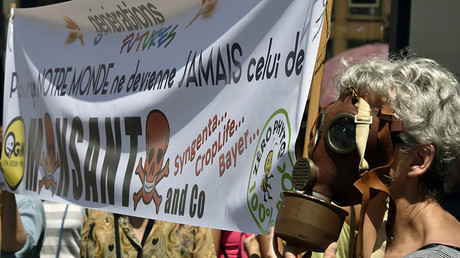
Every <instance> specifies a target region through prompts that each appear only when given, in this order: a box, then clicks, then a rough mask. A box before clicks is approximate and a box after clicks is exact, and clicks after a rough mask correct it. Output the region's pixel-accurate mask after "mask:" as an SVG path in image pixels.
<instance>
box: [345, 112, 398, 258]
mask: <svg viewBox="0 0 460 258" xmlns="http://www.w3.org/2000/svg"><path fill="white" fill-rule="evenodd" d="M378 116H379V118H380V121H385V122H386V123H385V125H384V126H383V128H382V129H381V130H380V131H379V132H378V140H379V143H380V144H381V150H382V152H383V153H382V154H383V156H384V159H385V160H386V161H387V162H386V164H385V165H383V166H381V167H377V168H374V169H372V170H370V171H366V172H364V173H362V174H361V178H360V179H359V180H357V181H356V182H355V184H354V185H355V187H356V188H358V190H359V191H360V192H361V193H362V195H363V196H362V204H361V205H362V207H361V212H360V218H364V217H365V214H366V210H367V208H368V205H369V201H370V199H371V189H374V190H377V191H381V192H385V193H386V194H387V195H388V197H389V198H390V208H389V216H388V221H387V233H388V231H389V230H388V229H391V228H392V223H393V220H392V218H393V217H394V216H393V215H394V214H395V212H396V206H395V203H394V200H393V197H392V196H391V194H390V191H389V187H388V186H387V185H388V184H389V181H388V178H389V177H388V176H387V173H388V171H389V169H390V167H391V165H392V164H393V154H394V153H393V142H392V139H391V133H395V132H401V131H402V121H400V120H396V119H394V117H393V109H391V108H389V107H387V106H383V107H382V108H381V109H380V111H379V114H378ZM390 127H393V128H390ZM384 182H385V183H384ZM363 227H364V219H361V220H360V223H359V233H358V250H357V253H358V254H359V255H360V256H361V257H362V256H363V253H362V252H363V233H362V232H363Z"/></svg>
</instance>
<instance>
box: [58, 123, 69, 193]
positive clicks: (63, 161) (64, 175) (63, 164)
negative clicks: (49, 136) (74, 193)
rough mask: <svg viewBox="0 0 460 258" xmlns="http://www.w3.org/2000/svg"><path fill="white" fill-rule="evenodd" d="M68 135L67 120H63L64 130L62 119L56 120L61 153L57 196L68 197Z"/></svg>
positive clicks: (59, 151)
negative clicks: (66, 139) (66, 137)
mask: <svg viewBox="0 0 460 258" xmlns="http://www.w3.org/2000/svg"><path fill="white" fill-rule="evenodd" d="M66 133H67V118H64V119H62V130H61V119H59V118H57V119H56V139H57V147H58V153H59V165H60V168H61V170H60V173H59V186H58V189H57V193H56V194H57V195H59V196H65V197H67V195H68V192H69V163H68V162H67V153H66V146H65V143H66V141H65V136H66ZM63 186H64V192H63V193H61V191H62V187H63Z"/></svg>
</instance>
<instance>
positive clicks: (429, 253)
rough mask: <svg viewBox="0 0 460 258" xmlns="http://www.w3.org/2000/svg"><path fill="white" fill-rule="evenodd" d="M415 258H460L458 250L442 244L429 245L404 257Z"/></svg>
mask: <svg viewBox="0 0 460 258" xmlns="http://www.w3.org/2000/svg"><path fill="white" fill-rule="evenodd" d="M415 257H435V258H436V257H440V258H441V257H442V258H445V257H460V248H459V247H454V246H449V245H443V244H429V245H426V246H424V247H422V248H420V249H418V250H417V251H415V252H413V253H411V254H409V255H407V256H406V258H415Z"/></svg>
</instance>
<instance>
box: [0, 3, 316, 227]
mask: <svg viewBox="0 0 460 258" xmlns="http://www.w3.org/2000/svg"><path fill="white" fill-rule="evenodd" d="M324 6H325V1H313V0H310V1H308V0H291V1H279V0H264V1H256V0H251V1H247V0H207V1H201V0H174V1H173V0H153V1H147V0H136V1H133V0H131V1H126V0H125V1H113V0H98V1H94V0H76V1H71V2H65V3H62V4H57V5H51V6H46V7H40V8H31V9H16V10H14V12H13V13H12V19H11V21H10V25H9V31H8V32H9V33H8V41H7V49H6V54H7V59H6V71H5V90H4V109H3V117H4V119H3V127H4V134H3V139H4V143H3V146H2V170H3V173H1V176H0V177H1V178H0V180H1V181H0V182H1V184H2V188H3V189H5V190H8V191H14V192H16V193H20V194H24V195H28V196H33V197H36V198H40V199H46V200H52V201H58V202H68V203H74V204H78V205H81V206H84V207H88V208H94V209H101V210H106V211H110V212H116V213H121V214H128V215H135V216H140V217H149V218H155V219H159V220H165V221H173V222H180V223H185V224H193V225H199V226H206V227H212V228H220V229H226V230H235V231H245V232H252V233H262V234H267V233H268V232H269V228H270V226H271V225H274V221H275V218H276V214H277V211H278V209H279V205H280V203H281V198H282V193H283V191H285V190H292V189H293V186H292V181H291V175H290V173H291V170H292V167H293V164H294V162H295V157H294V150H293V148H294V141H295V138H296V136H297V132H298V128H299V125H300V120H301V116H302V113H303V109H304V104H305V102H306V99H307V95H308V92H309V85H310V82H311V79H312V74H313V69H314V64H315V58H316V55H317V52H318V45H319V39H320V36H321V27H322V20H323V17H322V13H323V10H324Z"/></svg>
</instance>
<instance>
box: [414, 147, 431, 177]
mask: <svg viewBox="0 0 460 258" xmlns="http://www.w3.org/2000/svg"><path fill="white" fill-rule="evenodd" d="M434 154H435V149H434V146H433V145H431V144H426V145H422V146H419V147H417V148H415V149H414V150H412V162H411V163H410V165H409V166H410V171H409V174H408V175H409V176H410V177H418V176H420V175H422V174H423V173H425V172H426V171H428V168H430V166H431V164H432V163H433V159H434Z"/></svg>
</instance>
